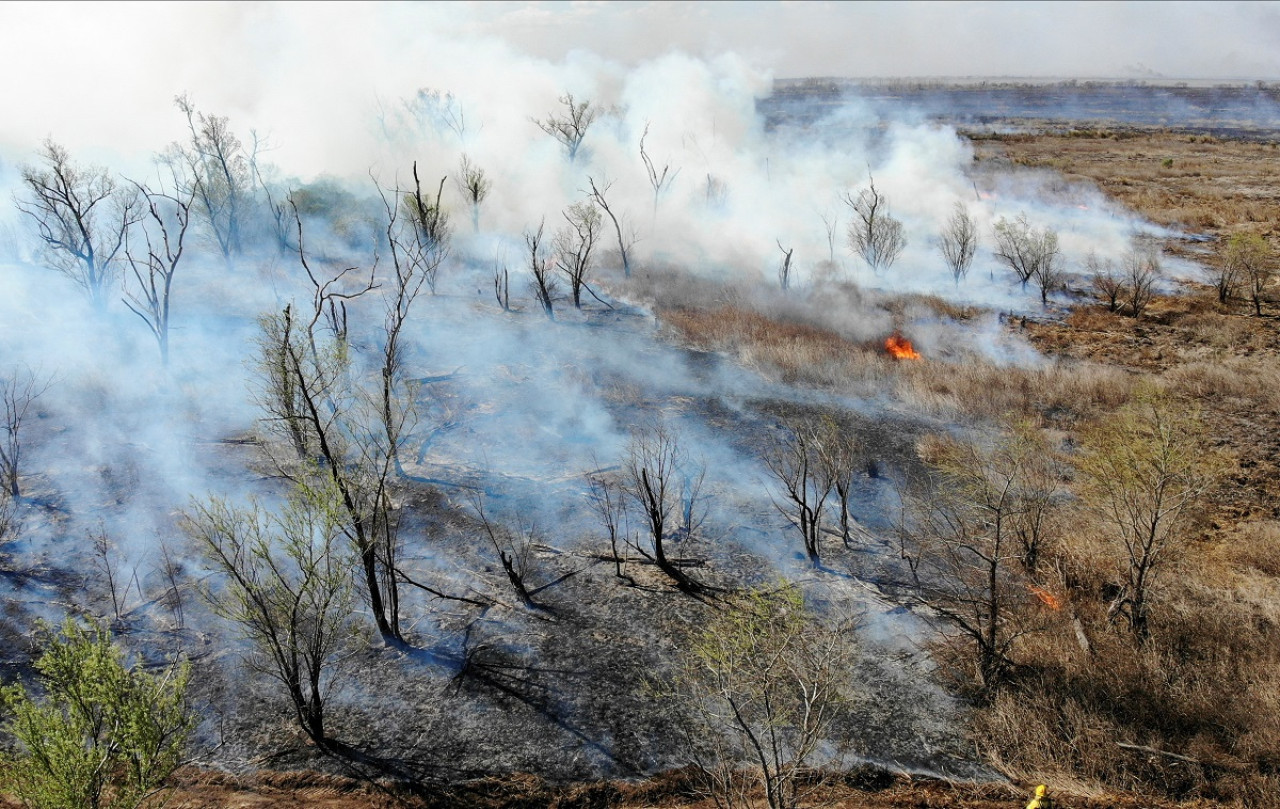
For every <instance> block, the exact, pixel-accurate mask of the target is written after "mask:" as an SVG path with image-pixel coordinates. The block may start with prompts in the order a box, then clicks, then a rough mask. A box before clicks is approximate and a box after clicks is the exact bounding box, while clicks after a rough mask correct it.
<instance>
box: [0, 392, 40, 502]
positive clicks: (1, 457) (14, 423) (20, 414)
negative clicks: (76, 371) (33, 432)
mask: <svg viewBox="0 0 1280 809" xmlns="http://www.w3.org/2000/svg"><path fill="white" fill-rule="evenodd" d="M52 384H53V382H52V380H51V379H40V378H39V377H38V376H37V375H36V374H35V373H34V372H32V371H31V369H29V368H21V369H19V368H15V369H13V370H12V371H11V372H10V373H9V375H8V377H6V378H0V404H3V405H4V422H3V423H0V429H2V430H3V435H0V485H2V486H3V487H4V490H5V491H6V492H7V493H8V496H9V497H10V498H12V499H14V500H16V499H18V498H19V497H21V490H20V488H19V485H18V481H19V479H20V478H21V477H22V450H23V444H22V433H23V423H24V422H25V421H26V419H27V415H28V413H29V412H30V410H31V404H32V402H34V401H35V400H36V399H39V398H40V396H42V395H43V394H44V393H45V391H47V390H48V389H49V387H50V386H51V385H52Z"/></svg>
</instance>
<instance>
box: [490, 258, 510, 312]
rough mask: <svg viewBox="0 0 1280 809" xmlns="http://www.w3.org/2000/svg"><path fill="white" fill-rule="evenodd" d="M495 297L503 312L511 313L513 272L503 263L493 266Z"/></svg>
mask: <svg viewBox="0 0 1280 809" xmlns="http://www.w3.org/2000/svg"><path fill="white" fill-rule="evenodd" d="M493 296H494V297H495V298H497V299H498V305H499V306H501V307H502V311H504V312H510V311H511V272H510V271H509V270H508V269H507V265H506V264H503V263H502V262H495V263H494V265H493Z"/></svg>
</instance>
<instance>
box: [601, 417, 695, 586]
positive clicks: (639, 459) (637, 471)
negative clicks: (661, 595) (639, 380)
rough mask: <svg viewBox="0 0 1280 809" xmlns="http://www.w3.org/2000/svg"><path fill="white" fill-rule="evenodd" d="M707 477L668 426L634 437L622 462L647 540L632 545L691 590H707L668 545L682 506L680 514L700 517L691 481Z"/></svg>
mask: <svg viewBox="0 0 1280 809" xmlns="http://www.w3.org/2000/svg"><path fill="white" fill-rule="evenodd" d="M703 474H704V467H703V465H702V464H700V463H695V462H693V461H691V460H690V459H689V458H688V456H687V455H686V454H685V452H684V450H683V449H682V448H681V446H680V440H679V438H678V437H677V436H676V434H675V433H673V432H671V431H670V430H668V429H667V428H665V427H654V428H651V429H647V430H643V431H637V432H635V433H633V434H632V436H631V441H630V442H629V443H628V445H627V452H626V456H625V457H624V458H623V462H622V472H621V478H620V483H619V485H620V487H621V490H622V493H623V495H624V496H625V499H626V501H627V505H628V507H629V508H630V509H632V510H633V512H634V514H635V515H636V521H637V522H638V523H639V524H640V525H642V526H643V527H644V528H643V536H644V540H643V541H636V542H635V543H634V544H633V547H634V548H635V549H636V551H637V552H638V553H639V554H640V555H641V556H643V557H644V558H646V559H648V560H649V561H651V562H653V563H654V564H655V565H657V567H658V569H659V570H661V571H662V572H663V573H665V574H666V575H667V576H668V577H669V578H670V579H671V580H672V581H674V582H675V583H676V586H677V587H679V588H680V589H681V590H684V591H686V592H699V591H701V590H702V589H703V588H702V586H701V585H699V584H698V583H697V582H696V581H694V580H693V579H692V578H690V577H689V575H688V574H686V573H685V572H684V570H683V569H681V567H680V566H679V565H678V564H676V563H675V562H674V561H673V560H672V559H671V558H670V557H669V556H668V555H667V546H666V542H667V540H668V539H669V538H670V537H671V535H672V533H673V530H672V529H673V528H674V526H673V522H674V520H673V516H674V514H675V513H677V512H676V510H677V508H679V509H680V513H684V512H686V511H687V512H688V513H690V514H693V513H696V511H697V508H698V507H697V504H696V503H695V502H692V495H693V494H694V492H696V489H697V487H692V486H690V485H688V483H686V481H695V480H696V481H701V479H702V476H703Z"/></svg>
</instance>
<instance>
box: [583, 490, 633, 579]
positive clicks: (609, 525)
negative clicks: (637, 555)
mask: <svg viewBox="0 0 1280 809" xmlns="http://www.w3.org/2000/svg"><path fill="white" fill-rule="evenodd" d="M585 478H586V482H587V499H588V501H589V502H590V503H591V507H592V508H593V509H594V510H595V512H596V514H597V515H598V516H599V517H600V523H601V525H603V526H604V529H605V533H606V534H607V535H608V537H609V551H610V556H611V557H612V559H613V574H614V576H616V577H617V578H619V579H623V580H625V581H627V582H630V583H631V584H633V585H634V584H635V583H636V582H635V579H633V578H631V577H630V576H628V575H627V574H626V573H625V572H624V571H625V569H626V565H627V558H626V557H625V556H624V555H623V553H622V551H623V549H624V548H625V547H626V545H627V536H628V530H627V523H626V519H627V510H626V503H625V501H624V499H623V498H624V494H623V491H622V486H621V481H620V480H619V478H618V477H617V476H616V475H610V474H607V473H603V472H592V473H589V474H587V475H585Z"/></svg>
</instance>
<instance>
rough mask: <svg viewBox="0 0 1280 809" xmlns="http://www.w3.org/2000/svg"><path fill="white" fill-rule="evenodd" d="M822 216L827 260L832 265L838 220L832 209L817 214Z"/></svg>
mask: <svg viewBox="0 0 1280 809" xmlns="http://www.w3.org/2000/svg"><path fill="white" fill-rule="evenodd" d="M818 216H820V217H821V218H822V228H823V230H824V231H825V232H826V234H827V261H829V262H831V264H832V266H835V263H836V233H837V232H838V231H839V229H840V220H839V218H838V217H837V216H836V214H835V212H834V211H833V212H832V213H830V214H826V213H820V214H818Z"/></svg>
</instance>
